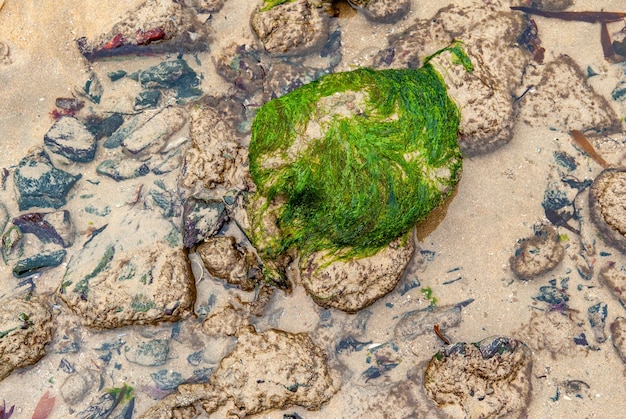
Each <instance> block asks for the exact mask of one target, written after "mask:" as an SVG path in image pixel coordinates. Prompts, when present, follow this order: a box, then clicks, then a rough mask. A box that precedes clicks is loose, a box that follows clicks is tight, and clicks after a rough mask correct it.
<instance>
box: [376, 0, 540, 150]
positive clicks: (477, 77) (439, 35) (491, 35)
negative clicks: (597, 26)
mask: <svg viewBox="0 0 626 419" xmlns="http://www.w3.org/2000/svg"><path fill="white" fill-rule="evenodd" d="M525 25H526V22H525V20H524V18H523V16H521V15H520V14H515V13H511V12H503V11H498V10H495V8H494V9H491V8H488V9H482V8H481V9H477V8H475V7H459V6H454V5H453V6H448V7H445V8H443V9H441V10H440V11H439V12H438V13H437V14H436V15H435V16H434V17H433V18H432V19H423V20H418V21H417V22H416V23H415V24H414V25H412V26H410V27H409V28H407V29H406V30H405V31H404V32H401V33H399V34H397V35H393V36H391V37H390V38H389V47H390V51H393V53H392V58H384V57H385V56H386V57H389V51H386V52H385V51H383V52H382V53H381V56H380V57H379V60H380V61H381V62H380V63H379V65H380V66H383V67H384V66H385V65H389V64H390V65H391V67H393V68H403V67H413V68H415V67H418V66H419V65H420V64H421V60H422V59H424V58H425V57H427V56H429V55H431V54H433V53H434V52H436V51H438V50H440V49H441V48H443V47H445V46H446V45H447V44H448V43H450V42H451V41H452V40H453V39H460V40H462V41H463V45H464V48H465V51H466V52H467V54H468V56H469V58H470V60H471V61H472V64H473V66H474V71H473V72H471V73H468V72H466V71H464V70H462V68H461V67H460V66H454V65H450V64H449V62H450V57H449V55H447V54H443V55H442V56H441V57H436V58H435V59H434V60H433V63H435V64H436V65H437V66H438V67H443V71H440V72H441V74H442V75H443V77H444V79H445V81H446V84H447V85H448V93H449V94H450V96H451V97H452V98H453V99H454V100H455V101H456V102H457V104H458V105H459V108H460V109H462V112H461V125H460V132H461V138H460V139H459V145H460V146H461V150H462V151H463V155H464V156H471V155H475V154H480V153H484V152H487V151H490V150H492V149H494V148H496V147H499V146H500V145H502V144H505V143H507V142H508V141H510V139H511V137H512V135H513V133H512V128H513V124H514V121H513V118H514V116H515V106H514V103H513V97H514V96H515V94H514V92H515V91H516V90H518V89H519V87H520V86H521V83H522V75H523V72H524V68H525V67H526V66H527V65H528V63H529V61H530V58H531V56H530V54H529V53H528V52H527V51H525V50H524V49H523V48H522V47H521V46H520V45H518V42H517V38H518V37H519V36H520V34H521V33H522V32H523V30H524V28H525ZM504 57H506V58H504Z"/></svg>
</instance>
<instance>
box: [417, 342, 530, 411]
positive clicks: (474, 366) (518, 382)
mask: <svg viewBox="0 0 626 419" xmlns="http://www.w3.org/2000/svg"><path fill="white" fill-rule="evenodd" d="M531 370H532V354H531V351H530V349H529V348H528V347H527V346H526V345H525V344H524V343H522V342H520V341H518V340H515V339H512V338H508V337H504V336H498V337H491V338H487V339H484V340H482V341H480V342H477V343H471V344H467V343H463V342H460V343H456V344H454V345H450V346H447V347H446V348H444V349H442V350H441V351H439V352H437V353H436V354H435V355H434V356H433V358H432V359H431V360H430V362H429V363H428V367H427V368H426V372H425V373H424V387H425V389H426V393H427V394H428V396H429V397H430V398H431V399H432V400H433V401H434V402H435V403H436V404H437V405H438V406H439V407H440V408H441V410H443V411H444V412H445V413H446V414H448V415H450V416H452V417H466V418H485V417H503V416H506V415H511V416H516V417H519V416H523V415H524V413H525V412H526V408H527V406H528V402H529V399H530V390H531V384H530V380H531Z"/></svg>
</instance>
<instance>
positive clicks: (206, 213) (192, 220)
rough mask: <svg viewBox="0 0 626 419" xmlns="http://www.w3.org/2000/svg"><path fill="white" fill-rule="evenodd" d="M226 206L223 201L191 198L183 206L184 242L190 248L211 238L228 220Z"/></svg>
mask: <svg viewBox="0 0 626 419" xmlns="http://www.w3.org/2000/svg"><path fill="white" fill-rule="evenodd" d="M226 216H227V214H226V206H225V205H224V202H222V201H205V200H202V199H196V198H189V199H187V200H186V201H185V204H184V208H183V228H184V236H183V243H184V245H185V247H187V248H190V247H192V246H194V245H196V244H197V243H200V242H202V241H204V239H205V238H209V237H211V236H213V235H214V234H217V232H218V231H219V230H220V228H222V225H223V224H224V222H225V220H226Z"/></svg>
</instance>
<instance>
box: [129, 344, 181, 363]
mask: <svg viewBox="0 0 626 419" xmlns="http://www.w3.org/2000/svg"><path fill="white" fill-rule="evenodd" d="M169 350H170V348H169V345H168V342H167V340H164V339H154V340H150V341H147V342H139V343H138V344H137V346H135V347H130V346H126V347H124V356H125V357H126V359H127V360H128V362H132V363H133V364H139V365H145V366H148V367H158V366H160V365H164V364H165V363H166V362H167V354H168V353H169Z"/></svg>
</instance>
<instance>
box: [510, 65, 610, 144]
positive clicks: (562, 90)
mask: <svg viewBox="0 0 626 419" xmlns="http://www.w3.org/2000/svg"><path fill="white" fill-rule="evenodd" d="M528 70H529V71H527V72H526V74H525V77H524V85H526V86H534V88H533V91H532V94H526V95H524V97H523V98H522V99H521V100H520V101H519V103H520V105H521V107H520V112H519V120H520V121H524V122H526V123H527V124H529V125H531V126H538V125H539V126H549V127H551V128H553V129H558V130H562V131H571V130H579V131H582V132H585V131H587V130H592V131H597V130H598V129H601V130H606V131H607V132H609V133H610V132H619V131H621V122H620V121H619V118H618V117H617V115H616V113H615V111H614V110H613V108H612V107H611V104H610V103H609V102H608V101H607V99H606V98H605V97H604V96H602V95H600V94H598V93H597V92H596V91H595V90H594V89H593V88H592V87H591V86H590V85H589V83H588V81H587V77H586V75H585V74H584V72H583V71H582V69H581V68H580V67H579V66H578V64H576V63H575V62H574V60H573V59H572V58H571V57H568V56H567V55H561V56H559V57H558V58H556V59H555V60H554V61H550V62H547V63H546V64H545V66H540V67H536V68H535V67H529V68H528ZM540 70H541V71H540Z"/></svg>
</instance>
